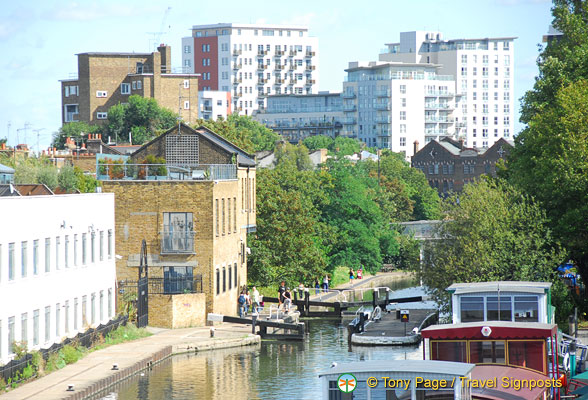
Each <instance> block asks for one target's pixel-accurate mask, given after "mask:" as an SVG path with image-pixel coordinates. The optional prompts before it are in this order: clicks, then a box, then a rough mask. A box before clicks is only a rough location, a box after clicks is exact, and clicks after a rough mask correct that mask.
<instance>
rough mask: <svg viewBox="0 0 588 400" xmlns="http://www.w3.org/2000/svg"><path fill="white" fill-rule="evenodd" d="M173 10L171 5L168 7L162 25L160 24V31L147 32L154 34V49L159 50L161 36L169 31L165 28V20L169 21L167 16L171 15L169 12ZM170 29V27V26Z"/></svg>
mask: <svg viewBox="0 0 588 400" xmlns="http://www.w3.org/2000/svg"><path fill="white" fill-rule="evenodd" d="M170 11H171V7H169V6H168V7H167V9H166V10H165V13H164V14H163V18H162V20H161V25H160V26H159V31H158V32H147V33H148V34H149V35H152V40H153V50H157V46H158V45H159V44H160V42H161V36H162V35H163V34H164V33H167V31H164V29H165V21H167V17H168V15H169V12H170ZM168 30H169V27H168Z"/></svg>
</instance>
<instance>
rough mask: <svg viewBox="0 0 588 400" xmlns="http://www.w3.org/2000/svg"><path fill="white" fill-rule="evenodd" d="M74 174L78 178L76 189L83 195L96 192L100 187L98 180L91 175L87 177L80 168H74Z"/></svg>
mask: <svg viewBox="0 0 588 400" xmlns="http://www.w3.org/2000/svg"><path fill="white" fill-rule="evenodd" d="M74 173H75V174H76V178H77V183H76V189H78V190H79V191H80V192H82V193H94V192H96V188H97V187H98V186H100V182H99V181H98V180H96V178H94V177H93V176H92V175H90V174H87V175H86V174H85V173H84V171H83V170H82V169H81V168H80V167H74Z"/></svg>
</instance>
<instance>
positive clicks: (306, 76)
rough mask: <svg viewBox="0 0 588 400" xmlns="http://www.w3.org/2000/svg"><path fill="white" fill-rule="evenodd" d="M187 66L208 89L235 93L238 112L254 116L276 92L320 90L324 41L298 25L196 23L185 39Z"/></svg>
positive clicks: (183, 39)
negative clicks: (321, 44)
mask: <svg viewBox="0 0 588 400" xmlns="http://www.w3.org/2000/svg"><path fill="white" fill-rule="evenodd" d="M182 49H183V52H182V65H183V67H184V70H185V71H186V72H190V73H197V74H200V75H201V82H200V86H201V89H203V90H221V91H230V92H231V95H232V100H233V112H238V113H239V114H241V115H252V114H253V111H254V110H257V109H260V108H263V107H264V106H265V101H264V98H265V96H268V95H271V94H311V93H316V91H317V88H318V39H317V38H315V37H311V36H309V35H308V28H306V27H303V26H295V25H251V24H233V23H227V24H212V25H194V26H193V27H192V36H189V37H185V38H182Z"/></svg>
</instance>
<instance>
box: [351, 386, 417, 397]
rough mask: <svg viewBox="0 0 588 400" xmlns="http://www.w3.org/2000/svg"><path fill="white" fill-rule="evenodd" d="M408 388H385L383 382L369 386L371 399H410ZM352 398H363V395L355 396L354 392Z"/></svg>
mask: <svg viewBox="0 0 588 400" xmlns="http://www.w3.org/2000/svg"><path fill="white" fill-rule="evenodd" d="M410 396H411V394H410V388H409V389H408V390H404V389H402V388H385V387H384V385H383V384H381V385H378V386H376V387H375V388H370V399H371V400H410V399H411V397H410ZM353 398H354V399H358V400H359V399H364V397H357V396H356V395H355V392H354V396H353Z"/></svg>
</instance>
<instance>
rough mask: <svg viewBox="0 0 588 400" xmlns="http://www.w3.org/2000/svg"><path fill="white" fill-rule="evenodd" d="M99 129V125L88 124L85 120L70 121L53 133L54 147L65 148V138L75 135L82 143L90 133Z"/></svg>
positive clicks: (77, 140)
mask: <svg viewBox="0 0 588 400" xmlns="http://www.w3.org/2000/svg"><path fill="white" fill-rule="evenodd" d="M99 131H100V127H99V126H97V125H88V124H87V123H85V122H68V123H67V124H64V125H63V126H62V127H61V128H59V131H57V132H55V133H54V134H53V143H52V147H56V148H58V149H63V148H64V147H65V139H66V138H68V137H73V138H74V139H75V140H76V142H78V143H79V144H80V145H81V143H82V141H84V140H85V137H86V136H87V135H88V134H89V133H92V134H94V133H97V132H99Z"/></svg>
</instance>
